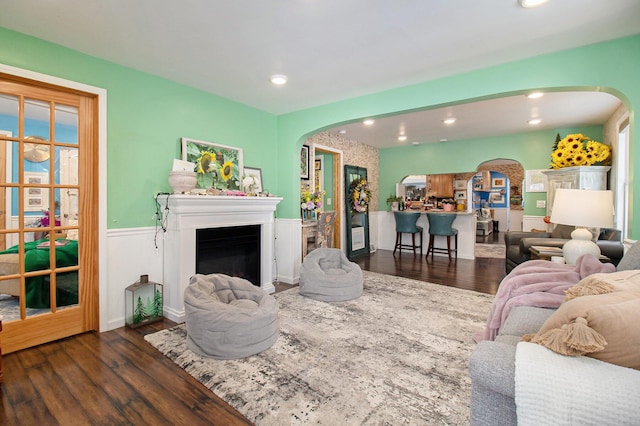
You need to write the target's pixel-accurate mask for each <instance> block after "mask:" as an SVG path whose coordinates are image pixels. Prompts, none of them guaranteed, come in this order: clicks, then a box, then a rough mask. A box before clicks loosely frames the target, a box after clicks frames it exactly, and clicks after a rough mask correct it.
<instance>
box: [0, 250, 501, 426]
mask: <svg viewBox="0 0 640 426" xmlns="http://www.w3.org/2000/svg"><path fill="white" fill-rule="evenodd" d="M496 241H497V239H496ZM484 242H488V241H484ZM489 242H490V241H489ZM357 263H359V264H360V265H361V267H362V268H363V269H364V270H369V271H373V272H379V273H383V274H391V275H398V276H403V277H407V278H413V279H418V280H422V281H429V282H433V283H439V284H443V285H448V286H453V287H458V288H464V289H469V290H475V291H480V292H485V293H489V294H495V291H496V289H497V286H498V284H499V283H500V281H501V279H502V278H503V277H504V259H476V260H474V261H471V260H463V259H459V260H453V261H451V262H449V260H448V259H447V258H446V257H438V256H436V257H435V258H434V259H433V260H431V259H429V260H428V261H427V260H425V257H424V256H414V255H413V254H409V253H406V252H403V253H402V255H401V256H398V255H396V256H395V257H394V256H393V254H392V252H390V251H386V250H378V251H377V252H375V253H373V254H371V255H370V256H368V257H363V258H360V259H358V260H357ZM291 287H292V286H290V285H286V284H278V285H276V288H277V291H284V290H286V289H289V288H291ZM173 325H175V323H173V322H172V321H169V320H163V321H160V322H157V323H154V324H150V325H148V326H144V327H140V328H138V329H135V330H131V329H127V328H120V329H117V330H112V331H109V332H105V333H96V332H91V333H85V334H82V335H78V336H74V337H70V338H67V339H64V340H60V341H58V342H55V343H49V344H45V345H41V346H38V347H35V348H31V349H26V350H23V351H20V352H16V353H12V354H8V355H4V356H3V357H2V366H3V370H4V383H3V384H2V386H0V407H1V408H2V409H1V410H0V425H5V424H6V425H36V424H37V425H39V426H41V425H147V424H155V425H166V424H172V425H187V424H188V425H190V426H194V425H204V424H207V425H246V424H250V422H248V421H247V420H246V419H245V418H244V417H242V416H241V415H240V414H239V413H237V412H236V411H235V410H234V409H233V408H231V407H230V406H229V405H228V404H227V403H225V402H224V401H222V400H221V399H219V398H217V397H216V396H215V395H214V394H213V393H211V392H210V391H209V390H208V389H206V388H205V387H204V386H203V385H201V384H200V383H199V382H197V381H196V380H195V379H193V378H192V377H191V376H189V375H188V374H187V373H185V372H184V371H183V370H182V369H180V368H179V367H177V366H176V365H175V364H174V363H173V362H172V361H170V360H169V359H168V358H166V357H164V356H163V355H161V354H160V352H158V351H156V350H155V349H154V348H153V347H152V346H151V345H149V344H148V343H146V341H144V339H143V336H144V335H145V334H148V333H153V332H155V331H157V330H161V329H164V328H169V327H172V326H173Z"/></svg>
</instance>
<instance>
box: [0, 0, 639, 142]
mask: <svg viewBox="0 0 640 426" xmlns="http://www.w3.org/2000/svg"><path fill="white" fill-rule="evenodd" d="M0 4H1V8H2V13H1V14H0V26H2V27H6V28H9V29H12V30H15V31H18V32H21V33H25V34H28V35H32V36H35V37H37V38H41V39H44V40H47V41H50V42H53V43H57V44H60V45H63V46H66V47H69V48H71V49H74V50H77V51H80V52H83V53H86V54H88V55H92V56H95V57H98V58H102V59H105V60H108V61H111V62H114V63H117V64H121V65H124V66H127V67H130V68H133V69H137V70H140V71H143V72H146V73H149V74H153V75H157V76H160V77H164V78H167V79H170V80H173V81H176V82H179V83H182V84H185V85H188V86H191V87H195V88H197V89H200V90H204V91H207V92H211V93H214V94H216V95H220V96H223V97H226V98H228V99H231V100H234V101H237V102H241V103H243V104H246V105H250V106H253V107H255V108H258V109H261V110H264V111H267V112H271V113H273V114H283V113H287V112H291V111H296V110H300V109H304V108H309V107H313V106H318V105H323V104H326V103H330V102H335V101H340V100H343V99H348V98H352V97H355V96H360V95H365V94H369V93H376V92H379V91H382V90H387V89H392V88H396V87H402V86H406V85H409V84H413V83H418V82H423V81H428V80H431V79H436V78H440V77H444V76H449V75H454V74H458V73H462V72H467V71H471V70H476V69H480V68H485V67H489V66H493V65H497V64H501V63H506V62H510V61H514V60H519V59H523V58H528V57H533V56H537V55H541V54H544V53H548V52H554V51H559V50H563V49H570V48H575V47H578V46H582V45H587V44H591V43H596V42H600V41H604V40H610V39H615V38H619V37H624V36H628V35H632V34H637V33H638V32H640V28H639V27H638V22H640V1H638V0H607V1H606V2H605V1H601V0H551V1H549V2H548V3H547V4H545V5H543V6H541V7H539V8H536V9H524V8H522V7H520V6H519V5H518V4H517V1H516V0H499V1H498V0H493V1H469V0H446V1H445V0H429V1H425V0H422V1H420V0H398V1H394V2H391V1H389V0H349V1H344V0H278V1H273V2H271V1H255V0H234V1H226V0H225V1H223V0H182V1H179V2H177V1H169V0H136V1H129V0H109V1H86V0H56V1H45V2H43V1H40V0H0ZM272 74H286V75H287V76H288V77H289V81H288V84H286V85H285V86H281V87H276V86H273V85H272V84H271V83H269V76H270V75H272ZM505 102H506V101H505ZM496 105H497V104H496ZM576 105H582V104H575V103H573V107H574V108H575V107H576ZM502 107H503V108H507V110H509V109H513V108H510V107H509V106H502ZM608 107H609V106H607V108H608ZM493 116H498V114H497V113H496V114H493ZM518 119H519V118H518ZM396 124H397V123H396ZM476 135H477V133H476ZM415 137H416V138H417V139H416V140H431V139H432V138H434V137H438V135H432V134H425V135H424V136H420V135H417V134H416V136H415ZM378 143H379V142H378Z"/></svg>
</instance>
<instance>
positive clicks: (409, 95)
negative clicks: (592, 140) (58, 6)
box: [0, 28, 640, 238]
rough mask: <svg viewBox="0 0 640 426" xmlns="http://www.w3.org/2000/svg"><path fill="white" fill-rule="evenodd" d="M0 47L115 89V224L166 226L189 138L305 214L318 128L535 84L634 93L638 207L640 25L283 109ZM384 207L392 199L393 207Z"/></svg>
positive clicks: (518, 147)
mask: <svg viewBox="0 0 640 426" xmlns="http://www.w3.org/2000/svg"><path fill="white" fill-rule="evenodd" d="M0 46H2V47H1V48H0V63H3V64H7V65H11V66H15V67H19V68H23V69H27V70H32V71H36V72H41V73H44V74H48V75H52V76H56V77H60V78H64V79H69V80H73V81H77V82H80V83H84V84H88V85H92V86H97V87H101V88H104V89H106V90H107V93H108V95H107V97H108V98H107V101H108V128H107V133H108V136H107V137H108V147H107V156H108V158H107V160H108V161H107V188H108V190H107V201H108V226H109V228H125V227H140V226H151V225H153V224H154V221H153V219H152V215H153V211H154V203H153V195H154V194H156V193H157V192H160V191H169V190H170V188H169V185H168V183H167V172H168V171H169V169H170V167H171V162H172V159H173V158H178V157H179V155H180V149H179V140H180V137H182V136H187V137H190V138H193V139H200V140H205V141H211V142H216V143H220V144H224V145H230V146H235V147H239V148H243V150H244V157H245V159H244V160H245V164H246V165H248V166H252V167H259V168H261V169H262V173H263V179H264V185H265V188H268V189H269V191H271V192H273V193H275V194H278V195H280V196H283V197H284V200H283V202H282V203H280V204H279V206H278V217H282V218H297V217H299V215H300V213H299V205H298V200H299V170H298V161H299V158H298V156H299V152H300V146H301V145H302V143H303V141H304V140H305V138H306V137H308V136H310V135H312V134H315V133H317V132H318V131H321V130H324V129H327V128H331V127H334V126H336V125H338V124H340V123H346V122H353V121H357V120H360V119H362V118H364V117H381V116H385V115H391V114H396V113H402V112H407V111H411V110H417V109H425V108H436V107H441V106H445V105H451V104H455V103H461V102H467V101H470V100H480V99H487V98H493V97H500V96H505V95H513V94H520V93H524V92H526V91H528V90H531V89H546V90H556V91H561V90H562V91H564V90H571V89H580V90H601V91H606V92H609V93H612V94H614V95H616V96H618V97H619V98H620V99H622V100H623V102H624V103H625V105H626V107H627V109H628V110H629V111H630V119H631V120H630V121H631V147H632V152H631V156H632V157H631V158H632V164H631V173H630V180H631V191H632V197H631V206H632V209H633V200H634V199H635V198H638V199H640V187H638V186H636V185H634V182H633V173H634V170H635V169H636V168H637V167H640V154H639V155H635V150H634V147H635V144H636V142H637V140H638V137H637V136H636V132H635V124H634V114H635V108H637V105H639V104H640V77H639V75H638V72H637V70H638V69H640V55H638V54H637V52H640V36H638V35H636V36H633V37H627V38H623V39H619V40H613V41H610V42H604V43H599V44H595V45H591V46H586V47H582V48H577V49H572V50H567V51H563V52H558V53H554V54H549V55H543V56H539V57H535V58H531V59H526V60H521V61H516V62H511V63H507V64H503V65H499V66H495V67H491V68H485V69H480V70H476V71H473V72H468V73H465V74H460V75H455V76H450V77H446V78H441V79H437V80H430V81H425V82H423V83H420V84H415V85H410V86H405V87H401V88H397V89H393V90H388V91H384V92H379V93H375V94H371V95H367V96H361V97H357V98H352V99H348V100H345V101H341V102H336V103H332V104H328V105H323V106H318V107H315V108H309V109H305V110H300V111H296V112H293V113H290V114H284V115H280V116H274V115H272V114H269V113H266V112H264V111H260V110H257V109H254V108H250V107H248V106H246V105H242V104H239V103H237V102H233V101H230V100H228V99H225V98H221V97H219V96H215V95H210V94H207V93H205V92H202V91H199V90H196V89H193V88H190V87H187V86H184V85H180V84H177V83H174V82H171V81H168V80H165V79H161V78H158V77H156V76H153V75H150V74H146V73H142V72H138V71H134V70H132V69H129V68H125V67H122V66H119V65H116V64H113V63H110V62H107V61H103V60H100V59H97V58H94V57H91V56H87V55H84V54H81V53H79V52H76V51H72V50H69V49H66V48H63V47H60V46H58V45H55V44H52V43H48V42H44V41H42V40H38V39H35V38H32V37H29V36H25V35H23V34H19V33H16V32H12V31H9V30H6V29H3V28H0ZM554 136H555V133H554ZM542 139H544V142H543V141H542ZM498 141H499V138H492V140H491V141H486V144H484V146H481V147H477V146H473V147H472V146H471V145H472V143H471V142H472V141H463V142H459V144H460V146H465V147H466V146H468V147H469V149H468V150H457V152H458V155H456V156H455V158H452V159H451V160H450V161H442V158H446V157H447V156H448V157H452V156H451V151H447V150H446V149H445V148H442V147H431V148H423V147H418V148H417V149H419V150H421V149H427V150H433V151H432V152H428V154H429V155H427V157H428V158H427V157H425V160H424V161H426V162H427V164H430V163H429V162H431V161H435V160H434V159H435V158H436V157H440V158H439V160H438V161H439V163H438V164H437V165H436V163H433V167H434V170H437V169H438V167H440V168H442V169H443V170H444V169H446V170H445V171H446V172H449V171H453V170H455V169H457V168H458V167H457V166H458V165H460V167H462V166H464V168H468V167H469V166H475V165H477V163H479V162H480V161H478V160H479V159H480V158H483V157H486V158H488V159H489V158H496V157H504V156H505V154H504V153H505V147H504V146H501V147H499V143H498ZM474 142H476V141H474ZM538 143H539V144H540V145H539V146H542V145H544V146H545V148H544V149H535V148H534V147H533V144H526V143H514V144H513V149H512V150H511V149H510V152H509V157H511V158H513V159H514V160H517V161H520V162H522V163H523V165H524V166H525V168H531V169H544V168H547V167H548V154H549V150H550V146H549V145H548V144H549V139H547V138H546V137H544V138H542V136H541V139H540V141H539V142H538ZM509 146H511V145H509ZM399 149H401V148H399ZM407 149H414V147H409V148H407ZM414 152H415V151H414ZM425 152H426V151H425ZM498 154H500V155H498ZM387 155H388V154H387V153H385V154H384V156H385V159H386V160H387V161H389V162H390V161H391V158H394V157H399V156H400V155H401V152H398V154H394V155H392V156H391V157H386V156H387ZM432 158H433V159H432ZM394 161H396V160H394ZM397 161H400V160H397ZM436 166H437V167H436ZM407 173H408V172H407ZM380 174H381V181H380V185H381V193H382V194H388V193H389V192H390V191H389V188H391V187H392V185H393V183H395V182H396V180H397V176H396V175H395V173H394V172H393V171H392V172H389V171H388V165H387V164H385V163H384V162H381V164H380ZM381 198H382V199H386V197H381ZM382 203H384V201H382ZM380 207H381V208H382V209H386V205H381V206H380ZM632 212H633V210H632ZM631 232H632V237H633V238H640V215H638V217H637V218H634V220H633V222H632V224H631Z"/></svg>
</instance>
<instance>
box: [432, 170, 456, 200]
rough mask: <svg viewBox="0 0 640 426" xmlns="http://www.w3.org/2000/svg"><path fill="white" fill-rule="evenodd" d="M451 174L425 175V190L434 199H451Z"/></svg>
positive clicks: (452, 177)
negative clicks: (431, 194)
mask: <svg viewBox="0 0 640 426" xmlns="http://www.w3.org/2000/svg"><path fill="white" fill-rule="evenodd" d="M454 176H455V175H453V174H440V175H427V189H428V192H429V191H430V192H431V193H433V196H434V197H436V198H453V181H454Z"/></svg>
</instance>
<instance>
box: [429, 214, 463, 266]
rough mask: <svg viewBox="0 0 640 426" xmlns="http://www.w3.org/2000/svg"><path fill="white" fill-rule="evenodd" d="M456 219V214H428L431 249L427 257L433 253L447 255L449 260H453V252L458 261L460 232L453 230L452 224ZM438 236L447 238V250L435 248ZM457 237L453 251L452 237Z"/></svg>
mask: <svg viewBox="0 0 640 426" xmlns="http://www.w3.org/2000/svg"><path fill="white" fill-rule="evenodd" d="M455 219H456V214H455V213H427V220H428V221H429V247H428V248H427V256H426V257H429V253H431V257H432V258H433V253H434V252H438V253H447V254H448V255H449V260H451V252H454V253H455V255H456V259H457V258H458V230H457V229H456V228H452V227H451V224H452V223H453V221H454V220H455ZM436 235H440V236H446V237H447V248H446V249H445V248H443V247H434V244H433V241H434V239H435V236H436ZM452 236H453V237H455V238H454V239H455V245H456V247H455V249H453V250H452V249H451V237H452Z"/></svg>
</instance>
